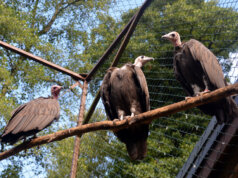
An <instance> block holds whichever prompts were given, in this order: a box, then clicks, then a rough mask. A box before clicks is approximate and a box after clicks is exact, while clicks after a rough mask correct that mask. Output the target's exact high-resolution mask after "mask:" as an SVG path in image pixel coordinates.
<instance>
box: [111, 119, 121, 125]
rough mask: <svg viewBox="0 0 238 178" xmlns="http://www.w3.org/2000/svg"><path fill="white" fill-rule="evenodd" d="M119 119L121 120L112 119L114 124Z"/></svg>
mask: <svg viewBox="0 0 238 178" xmlns="http://www.w3.org/2000/svg"><path fill="white" fill-rule="evenodd" d="M117 121H120V119H113V121H112V122H113V125H115V124H116V122H117Z"/></svg>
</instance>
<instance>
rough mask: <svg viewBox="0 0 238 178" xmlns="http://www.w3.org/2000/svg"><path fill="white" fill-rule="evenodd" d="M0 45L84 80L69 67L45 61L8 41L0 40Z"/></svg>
mask: <svg viewBox="0 0 238 178" xmlns="http://www.w3.org/2000/svg"><path fill="white" fill-rule="evenodd" d="M0 46H2V47H3V48H5V49H8V50H11V51H13V52H15V53H17V54H20V55H22V56H25V57H27V58H29V59H31V60H33V61H35V62H38V63H40V64H43V65H45V66H47V67H50V68H52V69H55V70H57V71H59V72H62V73H64V74H67V75H69V76H71V77H72V78H73V79H75V80H84V77H82V76H81V75H79V74H78V73H76V72H73V71H71V70H69V69H65V68H63V67H61V66H59V65H56V64H54V63H52V62H49V61H47V60H45V59H42V58H40V57H37V56H34V55H33V54H31V53H29V52H26V51H24V50H22V49H19V48H17V47H15V46H12V45H10V44H8V43H5V42H3V41H0Z"/></svg>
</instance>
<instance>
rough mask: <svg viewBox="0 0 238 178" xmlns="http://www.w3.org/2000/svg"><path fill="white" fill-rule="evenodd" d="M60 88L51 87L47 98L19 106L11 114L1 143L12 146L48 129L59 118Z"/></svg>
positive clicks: (56, 86)
mask: <svg viewBox="0 0 238 178" xmlns="http://www.w3.org/2000/svg"><path fill="white" fill-rule="evenodd" d="M61 88H62V87H61V86H58V85H53V86H52V87H51V95H52V96H49V97H39V98H37V99H34V100H32V101H30V102H28V103H25V104H22V105H20V106H19V107H18V108H16V109H15V110H14V111H13V112H12V116H11V119H10V120H9V122H8V124H7V126H6V127H5V129H4V131H3V134H2V135H1V137H0V141H1V142H2V143H10V144H14V143H16V142H17V141H18V140H21V139H25V138H26V137H27V136H31V135H34V137H35V136H36V133H37V132H39V131H41V130H42V129H44V128H46V127H48V126H49V125H50V124H51V123H52V122H53V121H54V120H58V119H59V116H60V105H59V102H58V97H59V93H60V90H61Z"/></svg>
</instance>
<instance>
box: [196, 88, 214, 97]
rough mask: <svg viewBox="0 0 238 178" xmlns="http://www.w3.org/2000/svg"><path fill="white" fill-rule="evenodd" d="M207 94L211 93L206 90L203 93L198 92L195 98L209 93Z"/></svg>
mask: <svg viewBox="0 0 238 178" xmlns="http://www.w3.org/2000/svg"><path fill="white" fill-rule="evenodd" d="M209 92H211V91H210V90H208V89H205V90H204V91H202V92H199V93H198V94H197V96H202V95H204V94H206V93H209Z"/></svg>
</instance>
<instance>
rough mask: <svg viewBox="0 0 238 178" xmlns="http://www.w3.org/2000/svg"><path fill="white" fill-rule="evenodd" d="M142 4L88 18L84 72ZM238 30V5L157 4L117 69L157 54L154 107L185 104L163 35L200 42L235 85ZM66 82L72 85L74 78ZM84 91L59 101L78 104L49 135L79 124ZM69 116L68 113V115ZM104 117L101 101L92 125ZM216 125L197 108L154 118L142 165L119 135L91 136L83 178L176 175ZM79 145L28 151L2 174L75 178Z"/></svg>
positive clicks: (127, 3)
mask: <svg viewBox="0 0 238 178" xmlns="http://www.w3.org/2000/svg"><path fill="white" fill-rule="evenodd" d="M143 3H144V1H143V0H114V1H113V2H112V4H110V8H109V10H108V11H107V12H105V13H102V14H100V13H98V14H97V13H96V14H90V15H88V18H91V19H92V21H91V23H89V24H86V23H85V25H81V26H80V28H82V29H83V30H84V32H85V33H88V38H89V39H90V40H89V41H90V43H88V44H86V43H85V46H80V48H81V49H82V52H81V54H82V55H81V56H83V57H84V61H90V65H89V64H88V65H89V67H88V68H86V69H85V71H84V72H85V73H89V72H90V71H91V69H92V67H93V66H94V65H95V64H96V63H97V61H98V59H99V58H100V57H101V56H102V55H103V53H104V52H105V50H106V49H107V48H108V47H109V45H110V44H111V43H112V41H113V40H114V39H115V38H116V37H117V35H118V34H119V33H120V32H121V30H122V29H123V28H124V26H125V25H126V24H127V23H128V22H129V20H130V19H131V17H132V16H133V15H134V14H135V13H136V12H137V11H138V9H139V8H140V7H141V5H142V4H143ZM101 11H103V10H101ZM101 11H100V12H101ZM97 15H98V16H97ZM237 27H238V1H237V0H231V1H227V0H226V1H225V0H220V1H203V0H194V1H193V0H169V1H167V0H154V1H152V3H151V4H150V6H149V7H148V8H147V9H146V11H145V12H144V14H143V16H142V17H141V19H140V21H139V23H138V25H137V27H136V30H135V31H134V33H133V35H132V37H131V39H130V42H129V44H128V46H127V47H126V50H125V51H124V53H123V55H122V57H121V58H120V61H119V64H118V66H119V67H120V66H122V65H123V64H125V63H127V62H131V63H133V62H134V59H135V58H136V57H137V56H140V55H146V56H150V57H154V58H155V60H154V61H153V62H150V63H148V64H146V66H144V68H143V71H144V74H145V76H146V79H147V84H148V88H149V93H150V105H151V109H155V108H159V107H162V106H165V105H168V104H172V103H175V102H178V101H181V100H184V98H185V96H186V95H185V92H184V90H183V89H182V87H181V85H180V83H179V82H178V81H177V80H176V79H175V77H174V74H173V50H174V49H173V46H172V45H171V44H170V43H169V42H167V41H165V40H163V39H161V36H162V35H164V34H166V33H168V32H171V31H177V32H179V33H180V35H181V40H182V41H186V40H189V39H191V38H194V39H197V40H199V41H201V42H202V43H203V44H205V45H206V46H207V47H208V48H209V49H210V50H211V51H212V52H213V53H214V54H215V55H216V56H217V58H218V60H219V61H220V64H221V65H222V68H223V72H224V74H225V77H226V79H227V81H228V82H229V83H234V82H235V81H236V80H237V79H238V75H237V74H238V53H237V48H238V40H237V39H238V31H237ZM119 46H120V44H118V45H117V48H116V49H115V50H114V51H113V52H112V54H111V55H110V57H109V58H108V59H107V60H106V61H105V63H104V64H103V65H102V66H101V67H100V68H99V70H98V71H97V73H96V74H95V75H94V76H93V79H92V81H90V83H89V90H88V95H87V100H86V112H87V111H88V110H89V108H90V106H91V104H92V102H93V100H94V97H95V95H96V93H97V91H98V90H99V88H100V85H101V83H102V79H103V76H104V75H105V73H106V70H107V69H108V68H109V66H110V65H111V63H112V61H113V59H114V57H115V55H116V53H117V50H118V48H119ZM85 63H86V62H85ZM82 65H83V64H82ZM66 81H68V82H69V83H70V84H73V81H72V80H70V79H68V78H67V79H66ZM80 91H81V90H80V89H79V88H77V90H74V93H72V92H71V93H66V94H65V95H64V96H62V98H61V99H60V103H63V102H64V100H65V99H67V98H70V97H71V98H73V99H75V100H76V99H77V101H74V100H71V104H70V105H68V106H63V108H62V110H70V109H72V110H74V112H73V113H71V115H70V116H67V117H66V118H68V119H69V122H68V123H67V120H66V119H64V120H63V122H62V121H60V122H59V123H57V124H56V125H55V124H54V125H53V126H51V127H50V129H49V130H47V133H50V132H54V131H57V130H59V129H66V128H70V127H73V126H76V120H77V112H78V108H79V104H80V103H79V97H75V94H77V95H79V94H81V92H80ZM69 103H70V102H69ZM72 103H74V104H72ZM66 114H67V112H66V111H64V113H63V115H66ZM103 120H106V115H105V110H104V106H103V104H102V102H101V100H100V101H99V103H98V105H97V107H96V109H95V110H94V113H93V115H92V118H91V120H90V122H97V121H103ZM210 121H211V116H207V115H205V114H203V113H202V112H201V111H200V110H199V109H197V108H194V109H190V110H187V111H184V112H178V113H176V114H173V115H169V116H166V117H161V118H159V119H157V120H155V121H153V122H152V123H151V124H150V132H149V137H148V152H147V156H146V158H145V159H144V160H142V161H131V160H130V159H129V157H128V153H127V151H126V147H125V145H124V144H123V143H121V142H119V141H118V139H117V138H116V137H115V136H114V134H113V133H112V132H109V131H97V132H92V133H87V134H84V135H83V136H82V139H81V142H80V156H79V161H78V168H77V177H175V176H176V175H177V174H178V173H179V171H180V169H181V168H182V167H183V165H184V163H185V162H186V161H187V159H188V157H189V155H190V153H191V152H192V150H193V148H194V146H195V145H196V143H197V141H199V139H200V138H201V136H202V134H203V133H204V131H205V130H206V128H207V126H208V124H209V122H210ZM42 135H43V134H42ZM207 139H208V140H209V139H210V138H209V137H208V138H207ZM73 145H74V138H67V139H65V140H62V141H59V142H54V143H50V144H47V145H45V146H41V147H40V148H39V149H37V148H35V149H30V150H27V151H26V152H21V153H20V154H18V155H16V156H12V157H10V158H8V159H5V160H3V161H1V162H0V171H1V172H2V175H4V176H5V177H14V176H15V177H18V176H20V177H34V176H37V177H69V174H70V169H71V162H72V155H73ZM9 148H10V147H9ZM5 149H8V147H6V148H5ZM208 169H209V168H208ZM194 176H195V177H196V174H194Z"/></svg>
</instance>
